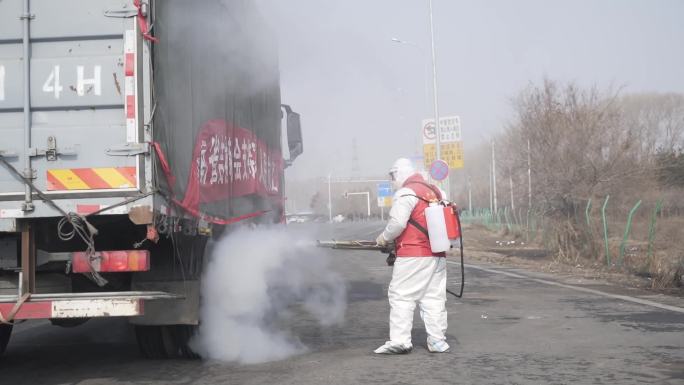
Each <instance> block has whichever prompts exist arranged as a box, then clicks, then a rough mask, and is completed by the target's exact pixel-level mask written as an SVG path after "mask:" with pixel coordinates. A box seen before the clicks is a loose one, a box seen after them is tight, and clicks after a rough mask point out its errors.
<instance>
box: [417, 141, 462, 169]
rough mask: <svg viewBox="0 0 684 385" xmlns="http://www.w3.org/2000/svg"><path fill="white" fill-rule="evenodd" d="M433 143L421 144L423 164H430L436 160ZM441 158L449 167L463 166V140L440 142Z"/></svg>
mask: <svg viewBox="0 0 684 385" xmlns="http://www.w3.org/2000/svg"><path fill="white" fill-rule="evenodd" d="M435 147H436V145H435V144H424V145H423V159H424V164H425V165H431V164H432V162H434V161H435V160H437V159H436V158H437V154H436V151H435ZM441 155H442V160H444V161H445V162H447V164H448V165H449V168H452V169H453V168H463V142H452V143H442V154H441Z"/></svg>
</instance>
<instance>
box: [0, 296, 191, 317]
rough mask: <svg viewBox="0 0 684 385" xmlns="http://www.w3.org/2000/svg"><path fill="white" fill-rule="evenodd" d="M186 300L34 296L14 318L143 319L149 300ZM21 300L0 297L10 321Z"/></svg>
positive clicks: (142, 297) (174, 297)
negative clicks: (145, 306) (136, 317)
mask: <svg viewBox="0 0 684 385" xmlns="http://www.w3.org/2000/svg"><path fill="white" fill-rule="evenodd" d="M182 298H183V296H180V295H176V294H170V293H166V292H161V291H129V292H109V293H51V294H33V295H32V296H31V297H30V299H29V300H27V301H25V302H24V303H23V304H21V307H20V308H19V310H18V311H17V312H16V315H15V316H14V319H15V320H24V319H45V318H93V317H130V316H139V315H143V314H144V303H145V301H150V300H169V299H182ZM17 301H19V297H17V296H14V295H2V296H0V313H1V314H2V315H3V316H4V317H5V318H6V316H7V315H8V314H9V313H10V312H11V311H12V309H13V308H14V306H15V304H16V303H17Z"/></svg>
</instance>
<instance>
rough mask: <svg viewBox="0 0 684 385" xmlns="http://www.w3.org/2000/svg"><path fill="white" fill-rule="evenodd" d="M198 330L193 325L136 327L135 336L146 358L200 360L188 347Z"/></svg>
mask: <svg viewBox="0 0 684 385" xmlns="http://www.w3.org/2000/svg"><path fill="white" fill-rule="evenodd" d="M196 329H197V326H193V325H136V326H135V336H136V340H137V341H138V348H139V349H140V353H141V354H142V355H143V357H145V358H150V359H155V360H159V359H165V358H189V359H198V358H200V356H199V355H198V354H197V353H195V352H194V351H193V350H192V349H191V348H190V346H189V345H188V343H189V342H190V339H191V338H192V336H193V335H194V333H195V331H196Z"/></svg>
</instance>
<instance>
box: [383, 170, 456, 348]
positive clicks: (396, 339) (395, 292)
mask: <svg viewBox="0 0 684 385" xmlns="http://www.w3.org/2000/svg"><path fill="white" fill-rule="evenodd" d="M415 173H416V171H415V168H414V167H413V164H412V162H411V161H410V160H409V159H406V158H400V159H398V160H397V161H396V162H395V163H394V165H393V166H392V168H391V169H390V176H391V177H392V180H393V182H394V187H395V190H396V193H395V194H394V198H393V203H392V209H391V210H390V213H389V217H390V218H389V222H388V223H387V226H386V227H385V230H384V231H383V232H382V234H380V236H378V239H377V243H378V244H380V245H386V244H387V243H389V242H391V241H393V240H394V239H395V238H397V237H398V236H399V235H401V234H402V232H403V231H404V230H405V229H406V226H407V225H410V224H409V223H408V221H409V218H410V217H411V214H412V212H413V210H414V208H415V207H416V205H417V204H418V198H417V197H416V196H415V195H416V194H415V192H414V191H413V190H412V189H411V188H410V187H402V186H403V185H404V182H405V181H406V180H407V179H408V178H409V177H411V176H412V175H414V174H415ZM440 192H441V194H442V197H443V198H446V197H445V193H444V192H443V191H440ZM388 297H389V303H390V308H391V309H390V340H389V341H387V342H386V343H385V344H384V345H382V346H380V347H379V348H377V349H376V350H375V353H379V354H401V353H408V352H410V351H411V350H412V348H413V344H412V342H411V329H412V327H413V313H414V310H415V306H416V303H418V306H419V308H420V316H421V318H422V319H423V322H425V330H426V332H427V335H428V338H427V347H428V350H429V351H430V352H435V353H438V352H439V353H441V352H447V351H448V350H449V345H448V344H447V342H446V337H445V335H444V333H445V332H446V329H447V312H446V258H444V257H435V256H432V255H416V256H401V257H397V259H396V261H395V262H394V268H393V270H392V281H391V282H390V285H389V290H388Z"/></svg>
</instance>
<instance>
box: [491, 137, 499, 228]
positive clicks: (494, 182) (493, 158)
mask: <svg viewBox="0 0 684 385" xmlns="http://www.w3.org/2000/svg"><path fill="white" fill-rule="evenodd" d="M494 146H495V145H494V140H493V139H492V195H493V196H494V215H496V214H497V212H498V208H497V204H496V203H497V202H496V150H495V147H494Z"/></svg>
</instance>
